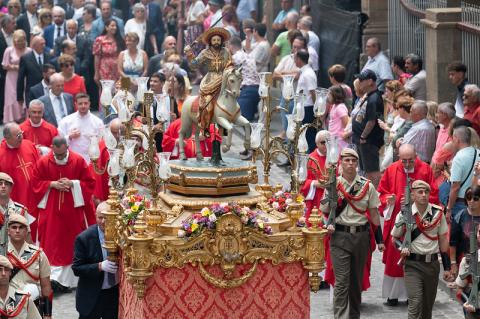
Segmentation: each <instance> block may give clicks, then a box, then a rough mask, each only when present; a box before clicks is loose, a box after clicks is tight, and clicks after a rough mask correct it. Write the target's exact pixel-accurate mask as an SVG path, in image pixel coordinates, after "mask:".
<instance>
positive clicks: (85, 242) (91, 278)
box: [72, 202, 119, 319]
mask: <svg viewBox="0 0 480 319" xmlns="http://www.w3.org/2000/svg"><path fill="white" fill-rule="evenodd" d="M109 209H110V207H109V205H108V204H107V203H106V202H101V203H100V204H99V205H98V207H97V212H96V224H95V225H92V226H90V227H89V228H87V229H86V230H85V231H83V232H82V233H81V234H79V235H78V237H77V238H76V239H75V248H74V251H75V252H74V257H73V258H74V259H73V266H72V269H73V271H74V273H75V275H76V276H78V277H79V280H78V288H77V292H76V308H77V311H78V312H79V314H80V318H100V317H101V318H104V319H116V318H118V298H119V290H118V283H119V275H118V265H117V264H116V263H114V262H111V261H110V260H108V259H107V250H106V249H105V248H103V244H104V243H105V215H104V213H105V212H106V211H108V210H109Z"/></svg>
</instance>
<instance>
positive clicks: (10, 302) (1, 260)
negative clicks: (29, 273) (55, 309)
mask: <svg viewBox="0 0 480 319" xmlns="http://www.w3.org/2000/svg"><path fill="white" fill-rule="evenodd" d="M12 271H13V266H12V264H11V263H10V261H9V260H8V258H7V257H5V256H0V315H1V316H2V317H4V318H19V319H20V318H27V319H41V318H42V317H41V316H40V314H39V313H38V310H37V307H35V304H34V303H33V300H32V299H31V298H30V296H29V294H28V293H26V292H22V291H19V290H17V289H15V288H14V287H13V286H11V285H10V277H11V276H12ZM47 318H48V317H47Z"/></svg>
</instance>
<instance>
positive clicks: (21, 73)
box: [17, 36, 50, 105]
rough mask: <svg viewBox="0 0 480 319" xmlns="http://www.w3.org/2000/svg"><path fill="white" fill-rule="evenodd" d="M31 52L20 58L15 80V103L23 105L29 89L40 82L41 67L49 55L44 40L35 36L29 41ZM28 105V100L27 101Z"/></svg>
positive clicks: (48, 58)
mask: <svg viewBox="0 0 480 319" xmlns="http://www.w3.org/2000/svg"><path fill="white" fill-rule="evenodd" d="M30 47H31V48H32V51H30V52H29V53H26V54H24V55H22V57H21V58H20V63H19V69H18V79H17V101H18V102H19V104H20V105H21V104H23V102H24V100H25V98H28V97H29V91H30V88H31V87H32V86H34V85H36V84H38V83H40V82H41V81H42V78H43V77H42V65H43V64H44V63H47V62H48V61H49V60H50V55H49V54H48V53H47V52H45V39H44V38H42V37H40V36H35V37H33V38H32V40H31V44H30ZM27 104H28V100H27Z"/></svg>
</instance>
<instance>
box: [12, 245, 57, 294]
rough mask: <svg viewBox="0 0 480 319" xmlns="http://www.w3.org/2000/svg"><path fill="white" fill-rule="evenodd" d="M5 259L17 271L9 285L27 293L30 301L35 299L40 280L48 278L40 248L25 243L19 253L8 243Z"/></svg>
mask: <svg viewBox="0 0 480 319" xmlns="http://www.w3.org/2000/svg"><path fill="white" fill-rule="evenodd" d="M7 257H8V259H9V260H10V262H11V263H12V265H13V267H15V268H16V269H18V272H17V273H16V274H15V276H13V278H12V279H11V281H10V285H12V286H13V287H15V288H17V289H20V290H24V291H28V292H29V293H30V295H31V296H32V299H37V298H38V297H39V296H40V278H47V277H50V263H49V262H48V258H47V255H45V253H44V252H43V250H42V249H41V248H39V247H37V246H35V245H32V244H28V243H26V242H25V243H24V244H23V246H22V248H21V249H20V251H17V250H16V249H15V247H13V245H12V244H11V243H8V254H7Z"/></svg>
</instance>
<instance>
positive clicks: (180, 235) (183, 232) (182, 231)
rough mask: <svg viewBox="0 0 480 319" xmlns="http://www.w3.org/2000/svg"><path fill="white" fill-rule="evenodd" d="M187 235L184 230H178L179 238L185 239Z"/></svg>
mask: <svg viewBox="0 0 480 319" xmlns="http://www.w3.org/2000/svg"><path fill="white" fill-rule="evenodd" d="M185 235H186V232H185V231H184V230H183V229H179V230H178V233H177V236H178V237H180V238H183V237H185Z"/></svg>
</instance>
